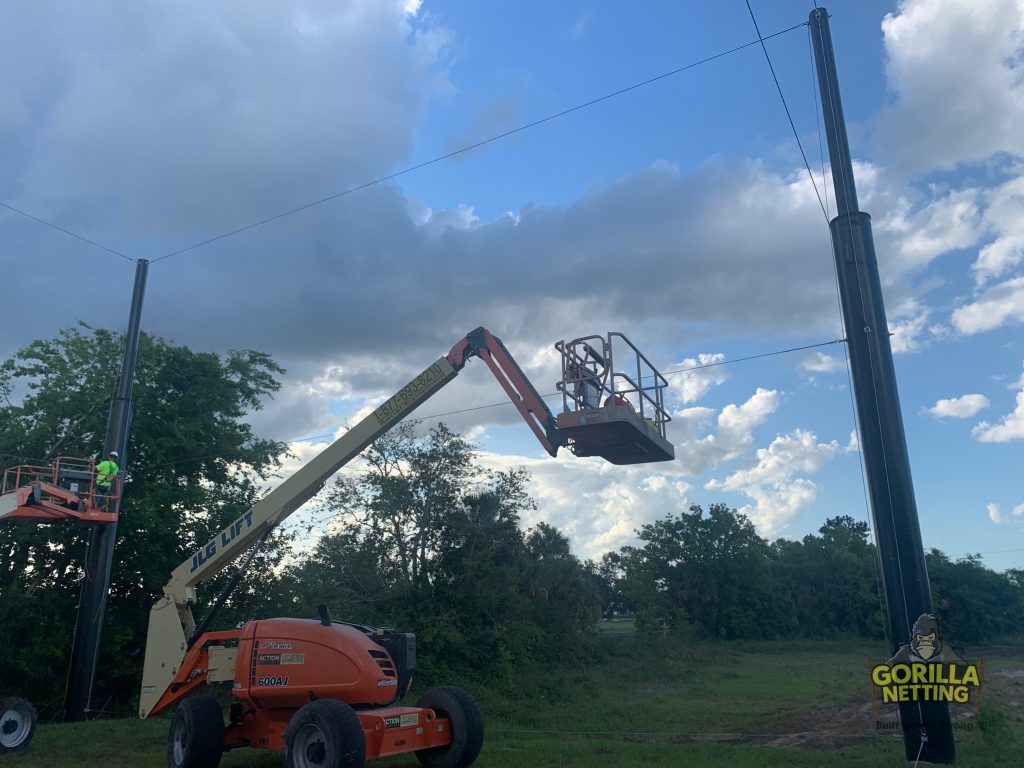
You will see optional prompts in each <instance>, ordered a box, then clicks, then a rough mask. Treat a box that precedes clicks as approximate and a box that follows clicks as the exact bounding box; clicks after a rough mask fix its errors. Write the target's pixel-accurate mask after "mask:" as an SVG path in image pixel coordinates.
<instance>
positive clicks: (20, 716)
mask: <svg viewBox="0 0 1024 768" xmlns="http://www.w3.org/2000/svg"><path fill="white" fill-rule="evenodd" d="M35 730H36V710H35V707H33V706H32V704H30V703H29V702H27V701H25V699H17V698H14V697H13V696H12V697H8V698H4V699H0V752H15V751H17V750H19V749H22V748H23V747H25V746H27V745H28V743H29V742H30V741H32V734H33V733H35Z"/></svg>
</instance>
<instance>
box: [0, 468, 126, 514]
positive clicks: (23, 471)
mask: <svg viewBox="0 0 1024 768" xmlns="http://www.w3.org/2000/svg"><path fill="white" fill-rule="evenodd" d="M36 483H42V484H46V485H54V486H57V487H59V488H63V489H64V490H66V491H70V492H72V493H74V494H76V495H77V496H78V497H79V498H80V499H82V500H83V501H85V502H86V504H87V505H88V506H89V507H92V508H93V509H105V511H111V510H113V509H115V508H116V505H115V502H116V501H117V500H118V499H119V498H120V493H121V478H120V477H115V478H114V482H113V483H112V484H111V487H110V491H111V492H110V493H109V494H103V493H100V494H97V486H96V462H95V461H93V460H92V459H80V458H76V457H74V456H58V457H57V458H55V459H54V460H53V461H52V462H51V463H50V464H49V466H46V465H39V464H19V465H18V466H16V467H11V468H10V469H6V470H4V477H3V485H2V486H0V495H3V494H7V493H11V492H12V491H16V490H17V489H19V488H23V487H25V486H26V485H34V484H36Z"/></svg>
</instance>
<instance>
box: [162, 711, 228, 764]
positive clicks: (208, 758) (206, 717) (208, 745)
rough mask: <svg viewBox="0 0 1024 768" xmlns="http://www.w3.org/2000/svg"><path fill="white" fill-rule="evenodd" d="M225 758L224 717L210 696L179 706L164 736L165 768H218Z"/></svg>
mask: <svg viewBox="0 0 1024 768" xmlns="http://www.w3.org/2000/svg"><path fill="white" fill-rule="evenodd" d="M223 754H224V713H223V712H221V709H220V704H218V703H217V700H216V699H215V698H213V697H212V696H190V697H189V698H187V699H185V700H184V701H182V702H181V704H179V705H178V708H177V709H176V710H174V717H173V718H171V730H170V732H169V733H168V734H167V768H217V766H219V765H220V758H221V756H222V755H223Z"/></svg>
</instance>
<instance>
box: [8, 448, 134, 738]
mask: <svg viewBox="0 0 1024 768" xmlns="http://www.w3.org/2000/svg"><path fill="white" fill-rule="evenodd" d="M115 482H117V481H116V480H115ZM118 489H119V483H118V484H116V485H115V486H114V487H113V493H112V494H111V495H109V496H99V495H97V493H96V466H95V463H94V462H92V461H90V460H88V459H75V458H69V457H67V456H60V457H58V458H56V459H54V460H53V461H52V462H51V463H50V464H47V465H32V464H22V465H20V466H17V467H12V468H10V469H8V470H5V471H4V477H3V485H0V523H11V522H27V523H40V524H55V525H59V524H65V525H66V524H71V523H75V522H85V523H112V522H115V521H116V520H117V511H116V510H117V498H118V495H119V493H118ZM35 727H36V712H35V709H34V708H33V706H32V704H31V703H30V702H29V701H27V700H26V699H22V698H18V697H14V696H4V697H2V698H0V754H3V753H4V752H15V751H17V750H19V749H23V748H25V747H26V746H28V744H29V742H30V741H31V740H32V736H33V734H34V733H35Z"/></svg>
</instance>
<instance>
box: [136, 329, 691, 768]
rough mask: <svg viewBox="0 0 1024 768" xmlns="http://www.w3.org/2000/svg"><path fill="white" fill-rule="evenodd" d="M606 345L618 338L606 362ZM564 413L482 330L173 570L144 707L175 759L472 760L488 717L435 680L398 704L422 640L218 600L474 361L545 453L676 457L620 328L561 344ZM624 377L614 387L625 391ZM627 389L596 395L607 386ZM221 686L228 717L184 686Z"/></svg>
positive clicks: (315, 762) (621, 458) (653, 385)
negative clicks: (232, 616) (225, 574)
mask: <svg viewBox="0 0 1024 768" xmlns="http://www.w3.org/2000/svg"><path fill="white" fill-rule="evenodd" d="M613 347H615V348H620V349H622V350H623V351H622V353H621V355H620V357H622V358H624V359H621V360H619V361H618V362H619V363H622V364H624V367H622V368H618V367H616V366H615V365H613V359H612V358H613V351H614V349H613ZM556 348H557V349H559V351H560V352H561V353H562V356H563V361H562V373H563V376H562V381H561V382H560V383H559V390H560V391H561V392H563V406H564V412H563V413H562V414H561V415H560V416H559V417H558V418H557V419H556V418H555V416H554V415H553V414H552V413H551V411H550V410H549V409H548V407H547V406H546V405H545V404H544V401H543V399H542V398H541V396H540V395H539V394H538V393H537V391H536V390H535V389H534V387H533V386H532V385H531V384H530V382H529V381H528V380H527V379H526V377H525V375H524V374H523V372H522V370H521V369H520V368H519V366H518V365H517V364H516V362H515V360H513V359H512V357H511V355H509V353H508V351H507V350H506V349H505V347H504V345H503V344H502V343H501V341H500V340H499V339H497V338H496V337H494V336H493V335H491V333H490V332H489V331H487V330H485V329H483V328H478V329H477V330H475V331H473V332H471V333H470V334H468V335H467V336H466V337H465V338H464V339H462V340H461V341H459V343H458V344H456V345H455V346H454V347H452V349H451V351H450V352H449V353H448V354H447V355H446V356H445V357H442V358H440V359H439V360H437V361H436V362H435V363H433V364H432V365H431V366H429V367H428V368H427V369H426V370H425V371H423V373H421V374H420V375H419V376H417V377H416V378H415V379H413V380H412V381H411V382H409V384H407V385H406V386H405V387H403V388H402V389H401V390H400V391H399V392H398V394H396V395H395V396H394V397H392V398H391V399H390V400H388V401H387V402H385V403H384V404H383V405H381V406H380V407H379V408H377V409H376V410H375V411H374V412H373V413H372V414H370V415H369V416H368V417H366V418H365V419H363V421H361V422H360V423H359V424H357V425H355V426H354V427H352V428H351V429H349V430H348V431H347V432H346V433H345V434H344V435H342V436H341V437H340V438H339V439H338V440H337V441H336V442H335V443H334V444H333V445H331V446H330V447H328V448H327V449H326V450H324V451H323V452H322V453H321V454H319V455H318V456H317V457H316V458H314V459H313V460H312V461H310V462H309V463H308V464H306V465H305V466H303V467H302V468H301V469H300V470H299V471H298V472H296V473H295V474H294V475H292V476H291V477H289V478H288V479H287V480H285V481H284V482H283V483H281V485H279V486H278V487H277V488H275V489H274V490H273V491H271V492H270V493H269V494H267V496H266V497H264V498H263V499H262V500H261V501H260V502H258V503H257V504H256V506H254V507H253V508H252V509H251V510H250V511H249V512H246V513H245V514H244V515H242V516H241V517H240V518H238V519H237V520H236V521H235V522H233V523H231V525H229V526H228V527H227V528H225V529H224V530H223V531H221V532H220V533H219V534H218V535H217V536H216V537H215V538H214V539H213V540H212V541H210V543H208V544H207V545H206V546H205V547H203V548H202V549H201V550H199V551H198V552H196V553H195V554H193V555H192V556H191V557H189V558H188V559H187V560H186V561H185V562H184V563H182V564H181V565H180V566H178V568H177V569H176V570H175V571H174V572H173V573H172V574H171V580H170V582H169V583H168V584H167V586H165V587H164V597H163V598H162V599H161V600H160V601H159V602H157V603H156V605H154V606H153V609H152V611H151V613H150V618H149V638H148V641H147V645H146V659H145V665H144V671H143V679H142V691H141V697H140V705H139V716H140V717H142V718H147V717H151V716H153V715H156V714H159V713H160V712H163V711H165V710H167V709H168V708H169V707H171V706H174V705H176V706H177V710H176V711H175V714H174V717H173V719H172V721H171V729H170V734H169V736H168V742H167V758H168V759H167V762H168V765H170V766H173V767H174V768H213V767H215V766H217V765H218V763H219V762H220V759H221V754H222V752H223V751H224V750H230V749H235V748H237V747H246V746H248V747H262V748H268V749H274V750H282V749H283V751H284V763H285V765H286V766H288V767H289V768H311V767H312V766H318V767H321V768H352V767H356V766H362V765H363V764H364V763H365V761H366V760H367V759H372V758H377V757H385V756H388V755H395V754H399V753H404V752H415V753H416V755H417V757H418V758H419V760H420V762H421V763H423V764H424V765H426V766H429V767H431V768H456V767H458V766H468V765H470V764H471V763H472V762H473V761H474V760H475V759H476V757H477V755H478V753H479V752H480V748H481V746H482V744H483V717H482V715H481V713H480V710H479V708H478V707H477V705H476V703H475V702H474V701H473V699H472V697H471V696H470V695H469V694H468V693H466V692H465V691H463V690H461V689H459V688H454V687H451V686H442V687H440V688H435V689H433V690H431V691H428V692H427V693H426V694H425V695H424V696H423V697H422V698H420V700H419V701H418V702H417V703H416V706H414V707H407V706H400V705H399V704H398V702H399V699H401V697H402V696H403V695H404V694H405V693H406V692H407V691H408V690H409V687H410V685H411V683H412V678H413V672H414V670H415V668H416V637H415V635H413V634H410V633H400V632H395V631H393V630H390V629H376V628H373V627H368V626H363V625H360V624H351V623H347V622H341V621H333V620H332V619H331V618H330V615H329V614H328V612H327V610H326V607H324V606H321V608H320V618H319V619H283V618H278V619H265V620H259V621H250V622H248V623H247V624H244V625H242V626H241V627H239V628H237V629H231V630H225V631H212V630H211V626H212V623H213V620H214V617H215V616H216V615H217V611H218V609H219V608H220V607H221V606H222V605H223V604H224V601H225V600H226V599H227V596H228V594H229V593H230V591H231V589H232V588H233V587H234V586H235V585H236V584H237V582H238V580H239V578H240V577H241V575H242V574H243V573H244V570H245V567H246V565H248V563H249V561H251V559H252V555H253V553H254V552H255V551H256V547H255V546H254V545H256V544H257V543H258V542H260V541H262V540H263V539H264V538H265V537H266V536H267V535H268V534H269V532H270V531H271V529H272V528H273V527H274V526H275V525H277V524H279V523H280V522H281V521H283V520H284V519H285V518H286V517H288V515H290V514H291V513H292V512H294V511H295V510H296V509H298V508H299V507H300V506H301V505H302V504H304V503H305V502H306V501H308V500H309V499H310V498H312V497H313V496H314V495H315V494H316V493H317V492H318V491H319V490H320V489H321V488H322V487H323V486H324V484H325V483H326V482H327V480H328V479H329V478H330V477H331V476H332V475H333V474H334V473H336V472H337V471H338V470H339V469H340V468H341V467H343V466H344V465H345V464H347V463H348V462H349V461H351V460H352V459H353V458H355V457H356V456H357V455H358V454H359V453H360V452H361V451H362V450H363V449H364V448H366V447H367V446H368V445H370V444H371V443H372V442H373V441H374V440H376V439H377V438H379V437H380V436H381V435H383V434H384V433H385V432H387V430H388V429H390V428H391V427H392V426H394V425H395V424H397V423H398V422H399V421H401V420H402V419H403V418H405V416H407V415H408V414H409V413H411V412H412V411H413V410H414V409H415V408H416V407H417V406H419V405H421V404H422V403H423V402H425V401H426V400H427V399H428V398H430V397H431V396H432V395H433V394H434V393H435V392H437V391H438V390H439V389H441V388H442V387H443V386H444V385H445V384H447V383H448V382H449V381H451V380H452V379H454V378H455V376H456V375H457V374H458V372H459V371H460V370H461V369H462V368H463V366H465V364H466V362H467V361H468V359H469V358H470V357H474V356H476V357H479V358H480V359H482V360H483V361H484V362H485V363H486V364H487V366H488V368H490V370H491V371H492V372H493V373H494V375H495V376H496V377H497V379H498V381H499V383H500V384H501V386H502V387H503V388H504V389H505V391H506V392H507V393H508V395H509V397H510V398H511V399H512V402H513V403H514V404H515V405H516V407H517V408H518V409H519V411H520V412H521V413H522V415H523V417H524V418H525V419H526V422H527V423H528V424H529V425H530V428H531V429H532V430H533V432H534V434H536V436H537V438H538V439H539V440H540V442H541V444H542V445H543V446H544V448H545V449H546V450H547V452H548V453H549V454H551V455H552V456H554V455H555V454H556V452H557V451H558V449H559V448H560V447H568V448H569V449H570V450H572V451H573V452H574V453H576V454H577V455H581V456H604V457H605V458H607V459H608V460H609V461H612V462H615V463H618V464H628V463H639V462H645V461H663V460H667V459H671V458H673V449H672V445H671V444H670V443H669V442H668V441H667V440H666V439H665V423H666V422H667V421H669V416H668V415H667V413H666V412H665V409H664V405H663V402H662V395H663V390H664V388H665V386H666V382H665V380H664V379H663V378H662V377H661V375H660V374H659V373H658V372H657V371H656V370H654V368H653V366H651V365H650V363H649V362H647V360H646V358H644V357H643V356H642V355H641V354H640V353H639V351H637V350H636V348H635V347H633V345H632V344H631V343H630V342H629V341H628V339H626V338H625V337H624V336H622V335H621V334H610V335H609V337H608V338H607V339H603V338H600V337H588V338H586V339H577V340H575V341H572V342H568V343H565V342H559V344H557V345H556ZM620 385H621V386H620ZM613 395H618V396H619V397H620V398H621V397H622V396H625V397H626V398H629V397H633V398H634V399H635V400H636V407H635V408H634V407H633V405H632V403H630V404H629V405H628V406H627V405H623V404H614V403H613V404H610V405H609V406H607V407H606V406H604V405H603V404H602V397H603V396H604V397H605V398H608V397H612V396H613ZM250 548H251V551H250V555H249V557H248V558H247V561H246V563H244V564H243V565H242V566H241V567H240V568H239V569H238V570H237V571H236V573H235V574H234V575H233V577H232V579H231V582H230V583H229V584H228V586H227V587H226V588H225V590H224V591H223V592H222V593H221V594H220V595H219V596H218V597H217V599H216V600H215V601H214V603H213V605H212V607H211V608H210V609H209V611H208V612H207V613H206V615H205V617H204V618H203V620H202V621H201V622H199V624H196V622H195V621H194V619H193V616H192V606H193V604H194V603H195V601H196V592H195V588H196V586H197V585H199V584H200V583H202V582H204V581H207V580H208V579H210V578H211V577H212V576H213V575H214V574H216V573H217V572H219V571H220V570H222V569H223V568H224V567H226V566H227V565H228V564H229V563H231V562H232V561H233V560H235V559H236V557H238V556H239V555H240V554H242V553H243V552H245V551H246V550H247V549H250ZM207 683H230V684H231V693H232V694H233V696H234V697H235V699H236V701H235V702H234V703H233V704H232V705H231V706H230V708H229V710H228V718H227V719H228V722H227V725H226V726H225V724H224V717H223V714H222V711H221V708H220V705H219V704H218V703H217V701H216V700H215V699H214V698H213V697H212V696H208V695H193V694H195V693H196V692H197V691H198V689H199V688H201V687H202V686H204V685H205V684H207Z"/></svg>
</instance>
